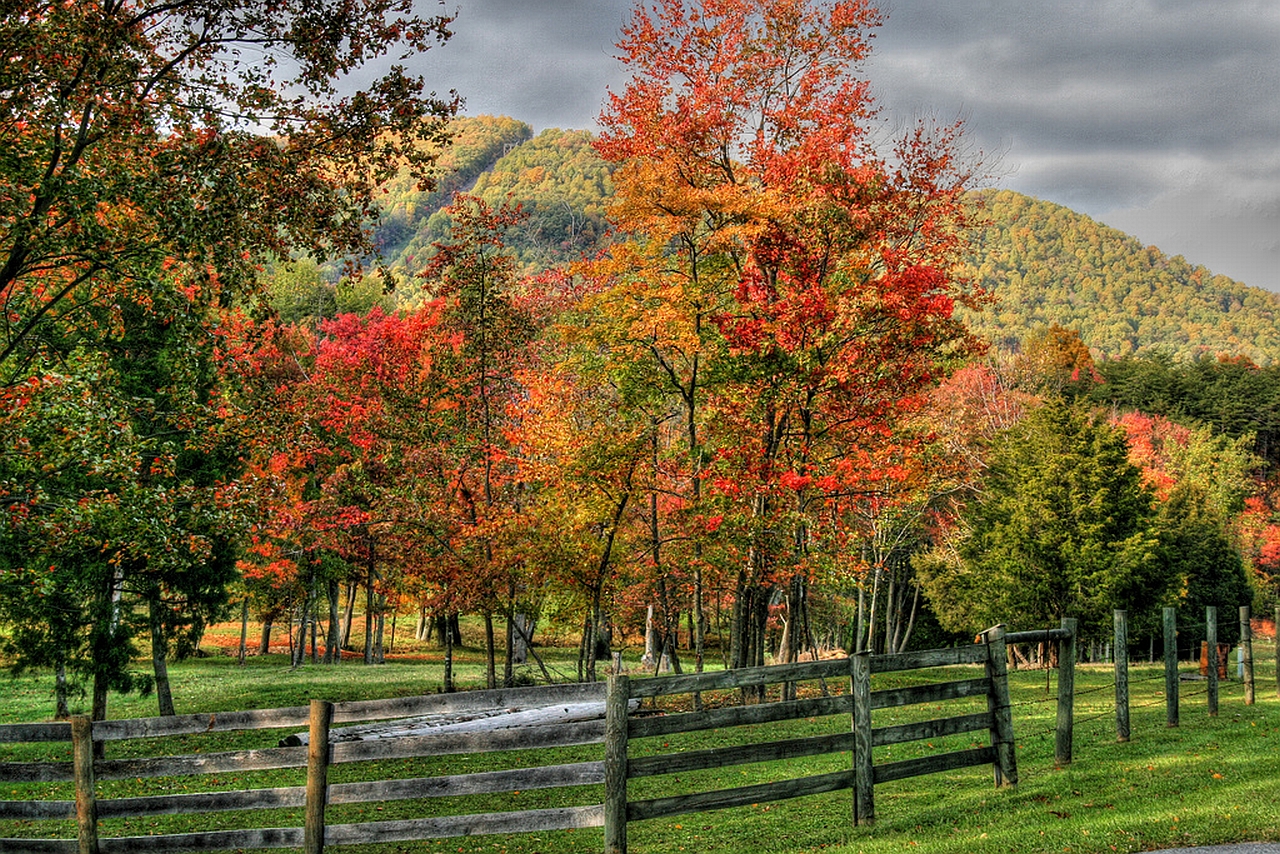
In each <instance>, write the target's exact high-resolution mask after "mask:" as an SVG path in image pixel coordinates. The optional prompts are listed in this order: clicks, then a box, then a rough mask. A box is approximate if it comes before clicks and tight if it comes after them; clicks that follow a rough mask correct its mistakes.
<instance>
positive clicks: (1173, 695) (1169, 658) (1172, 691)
mask: <svg viewBox="0 0 1280 854" xmlns="http://www.w3.org/2000/svg"><path fill="white" fill-rule="evenodd" d="M1164 708H1165V715H1164V716H1165V726H1171V727H1174V726H1177V725H1178V609H1177V608H1165V609H1164Z"/></svg>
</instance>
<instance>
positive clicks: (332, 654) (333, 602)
mask: <svg viewBox="0 0 1280 854" xmlns="http://www.w3.org/2000/svg"><path fill="white" fill-rule="evenodd" d="M341 591H342V586H341V585H340V584H339V583H338V579H336V578H331V579H329V582H328V594H329V632H328V635H327V637H326V638H325V642H324V663H325V664H338V663H340V662H341V661H342V625H341V624H340V622H339V620H338V596H339V595H340V593H341Z"/></svg>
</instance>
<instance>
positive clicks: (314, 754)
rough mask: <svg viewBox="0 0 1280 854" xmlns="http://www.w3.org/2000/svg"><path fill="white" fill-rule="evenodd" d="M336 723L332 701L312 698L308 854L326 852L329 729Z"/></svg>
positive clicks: (304, 843) (330, 751) (305, 838)
mask: <svg viewBox="0 0 1280 854" xmlns="http://www.w3.org/2000/svg"><path fill="white" fill-rule="evenodd" d="M332 724H333V703H327V702H325V701H324V700H312V701H311V720H310V731H309V732H308V733H307V806H306V818H305V824H304V825H303V829H302V850H303V851H304V852H305V854H321V852H323V851H324V808H325V806H326V805H327V804H328V802H329V759H330V757H331V756H332V754H333V748H332V747H331V746H330V744H329V728H330V726H332Z"/></svg>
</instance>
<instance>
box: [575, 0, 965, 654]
mask: <svg viewBox="0 0 1280 854" xmlns="http://www.w3.org/2000/svg"><path fill="white" fill-rule="evenodd" d="M879 20H880V19H879V14H878V12H876V11H875V10H874V9H872V8H870V7H868V6H866V5H864V4H860V3H851V2H832V3H816V2H815V3H806V2H756V1H755V0H741V1H740V2H730V3H718V4H714V5H711V4H708V5H707V6H704V7H701V8H698V9H694V8H690V7H686V6H685V5H684V4H681V3H677V2H670V3H660V4H657V6H656V7H654V8H652V9H651V8H649V7H648V6H646V5H639V6H637V7H636V9H635V11H634V13H633V17H632V20H631V22H630V23H629V24H628V26H627V27H626V28H624V30H623V39H622V42H621V43H620V44H619V48H620V50H621V55H622V58H623V61H624V62H625V63H626V64H627V66H628V70H629V71H630V72H631V75H632V76H631V80H630V82H629V83H628V84H627V86H626V87H625V89H624V90H623V91H622V92H620V93H614V94H612V95H611V96H610V101H609V104H608V106H607V108H606V109H605V112H604V114H603V115H602V117H601V123H602V125H603V127H604V132H603V133H602V135H601V137H600V139H599V142H598V144H597V148H598V150H599V151H600V153H601V154H602V156H603V157H604V158H605V159H606V160H608V161H609V162H611V163H615V164H617V168H616V170H615V171H614V174H613V180H614V186H615V188H616V197H615V200H614V205H613V207H612V208H611V211H610V216H611V219H612V220H613V222H614V223H615V226H616V229H617V232H618V234H617V235H616V238H615V242H614V243H613V244H612V245H611V247H610V248H609V251H608V253H607V257H605V258H603V259H602V260H600V261H599V262H597V263H595V264H593V265H589V266H585V267H583V268H582V272H583V274H584V275H586V276H588V277H590V278H591V279H592V280H593V282H594V283H597V284H596V288H597V290H596V291H595V292H593V293H590V294H589V295H588V297H587V299H586V300H585V301H584V303H583V307H582V310H583V312H584V314H585V315H586V316H589V317H590V325H589V328H588V329H586V330H585V331H584V332H583V333H582V335H581V339H580V340H581V341H582V343H583V344H584V345H585V346H586V347H587V348H588V349H589V350H592V351H594V352H600V351H601V350H606V351H607V352H608V357H607V358H608V360H609V363H610V364H609V365H608V367H607V375H608V376H609V377H610V380H611V382H612V383H614V384H615V385H616V386H617V387H618V388H619V389H620V391H621V393H622V396H623V402H624V404H629V405H630V406H631V407H632V409H633V411H634V413H635V414H636V417H637V418H641V416H643V415H647V417H648V418H649V419H651V422H652V428H653V430H654V442H655V444H656V445H657V446H658V448H659V453H658V454H657V456H658V457H659V459H657V460H655V465H654V467H655V474H656V478H655V486H654V489H655V490H660V491H661V493H662V495H661V496H655V497H654V498H652V499H651V502H650V503H651V507H650V511H649V515H650V518H649V520H648V521H649V525H650V537H651V553H652V556H653V557H652V560H653V563H654V567H655V571H656V573H657V575H656V578H655V585H654V586H655V591H654V592H655V596H656V598H657V599H658V600H659V604H660V605H662V607H663V610H665V611H668V612H669V611H670V607H671V603H670V602H663V601H662V600H663V599H665V598H666V595H665V594H664V587H665V584H666V581H665V579H667V578H672V577H675V571H674V570H673V568H671V566H670V564H671V563H673V562H674V563H680V562H688V563H692V564H693V565H694V566H695V567H700V566H703V565H705V564H711V563H714V562H719V568H721V569H722V570H727V571H728V578H727V579H726V582H727V584H728V585H731V587H730V589H731V590H732V597H731V599H732V607H733V609H734V618H733V629H732V634H731V637H732V651H731V653H730V660H731V662H732V663H733V664H734V665H735V666H742V665H750V664H760V663H763V656H764V646H765V643H764V632H765V629H766V622H767V618H768V605H769V602H770V600H771V598H772V596H773V593H774V591H775V590H778V589H780V588H781V589H785V590H788V591H789V592H788V594H787V595H788V597H789V598H788V601H789V608H788V609H787V611H786V614H787V618H788V620H789V622H788V625H789V626H791V627H792V628H794V629H795V630H796V631H804V630H803V629H802V628H800V627H801V626H803V624H804V622H805V620H806V617H805V616H804V614H803V605H802V602H803V600H804V598H805V596H806V594H805V587H806V585H807V583H808V581H809V580H810V579H811V577H812V575H813V573H814V571H815V568H816V566H817V565H818V563H820V562H823V561H829V562H832V563H840V562H843V561H847V560H848V556H847V552H846V551H845V549H846V548H848V538H847V537H846V536H845V535H844V534H843V532H842V531H841V529H844V528H847V527H848V526H849V524H850V523H849V519H848V514H849V513H850V512H851V510H850V507H849V506H848V505H851V504H853V503H855V497H856V496H858V495H860V494H864V493H873V494H874V493H880V492H888V491H890V486H891V484H893V483H894V482H895V481H900V480H902V479H903V477H904V475H903V474H902V473H901V471H902V470H901V469H900V468H899V467H897V466H896V465H895V464H894V463H895V459H896V457H898V456H899V455H903V454H906V455H907V456H910V451H909V450H904V449H903V448H902V447H901V443H900V442H899V441H897V440H896V439H895V438H893V437H891V435H890V434H891V428H890V425H891V424H894V423H895V422H896V420H897V419H898V418H900V417H901V416H902V415H903V414H905V413H909V412H911V411H912V410H913V409H914V408H915V407H916V406H917V405H918V398H917V395H918V393H919V392H921V391H922V390H923V389H925V388H927V387H928V386H929V385H931V384H933V383H935V382H936V381H937V380H938V379H940V378H941V377H942V376H943V375H945V373H946V370H947V368H948V367H949V366H950V365H952V364H953V362H952V360H953V359H956V360H958V359H959V358H960V357H961V356H962V354H964V353H965V352H967V350H968V348H969V347H970V345H971V343H972V342H971V341H970V339H969V338H968V337H967V335H966V333H965V331H964V330H963V328H962V327H960V326H959V324H957V323H956V322H955V320H954V316H953V309H954V306H955V303H956V301H957V300H965V299H967V298H968V297H969V296H970V295H969V294H968V292H967V290H966V289H965V287H964V285H963V283H961V282H959V281H957V280H955V279H953V278H952V277H951V271H952V268H953V266H954V261H955V259H956V258H957V256H958V253H959V252H960V250H961V247H962V244H963V240H964V235H965V229H966V227H967V226H968V215H969V209H968V207H967V206H966V205H965V204H964V192H965V190H966V189H967V188H968V186H969V184H970V182H971V181H972V179H973V174H972V172H971V171H970V170H971V168H972V164H969V163H965V162H962V161H961V160H960V159H959V158H958V157H957V153H956V146H957V139H958V134H959V128H957V127H950V128H940V129H939V128H932V127H928V126H923V125H922V126H919V127H916V128H913V129H912V130H910V131H908V132H907V133H906V134H905V135H904V136H903V138H902V139H900V140H899V141H898V142H897V144H896V145H895V146H894V148H893V150H892V152H884V151H881V150H880V149H879V148H878V143H879V140H878V139H877V134H876V132H875V122H874V120H873V116H874V107H873V104H872V100H871V97H870V94H869V89H868V85H867V84H866V82H865V81H863V80H861V79H859V78H858V77H857V76H856V75H857V73H858V71H859V70H860V65H861V63H862V61H863V59H864V58H865V57H866V55H867V51H868V50H869V41H870V37H871V31H872V30H873V28H874V27H875V26H876V25H878V23H879ZM704 483H705V484H707V487H708V488H707V489H706V490H705V492H704V489H703V484H704ZM668 484H669V485H668ZM704 502H705V504H704ZM842 502H843V503H842ZM711 518H714V519H715V520H716V522H715V523H714V525H713V526H707V527H702V528H701V530H699V527H698V526H697V525H694V524H689V523H690V522H691V521H693V520H696V519H708V520H709V519H711ZM831 520H838V521H831ZM712 530H714V532H715V535H716V543H715V544H716V548H714V549H712V548H711V546H712V542H711V540H710V539H709V537H708V534H709V533H711V532H712ZM668 538H670V539H672V540H676V541H678V542H679V543H680V545H679V546H678V547H677V548H668V547H667V546H668V543H667V542H666V540H667V539H668ZM827 550H830V551H829V552H828V551H827ZM713 552H714V553H715V554H713ZM824 552H827V553H826V554H824ZM677 555H678V556H680V558H677ZM693 594H694V599H695V600H697V599H698V597H700V596H701V582H700V581H699V579H698V578H697V577H695V578H694V579H693ZM700 608H701V606H700V605H699V604H695V605H694V610H695V611H700ZM698 619H700V617H699V618H695V622H697V620H698ZM667 633H668V634H669V633H670V627H669V626H668V629H667ZM806 634H807V632H806ZM788 641H789V643H788V644H787V646H788V648H789V649H790V650H791V652H792V653H794V651H795V649H796V648H797V647H799V646H800V645H801V644H803V643H805V642H806V639H803V638H799V637H794V638H793V637H790V636H788Z"/></svg>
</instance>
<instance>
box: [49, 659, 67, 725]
mask: <svg viewBox="0 0 1280 854" xmlns="http://www.w3.org/2000/svg"><path fill="white" fill-rule="evenodd" d="M67 693H68V690H67V665H66V664H65V663H64V662H61V661H60V662H58V667H57V669H56V670H55V671H54V674H53V697H54V705H55V710H54V713H53V716H54V719H55V720H59V721H65V720H69V719H70V718H71V706H70V704H68V702H67Z"/></svg>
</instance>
